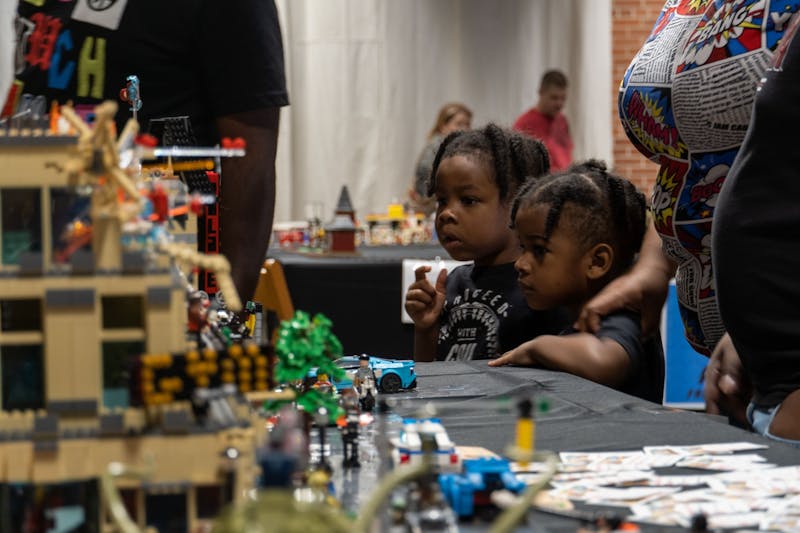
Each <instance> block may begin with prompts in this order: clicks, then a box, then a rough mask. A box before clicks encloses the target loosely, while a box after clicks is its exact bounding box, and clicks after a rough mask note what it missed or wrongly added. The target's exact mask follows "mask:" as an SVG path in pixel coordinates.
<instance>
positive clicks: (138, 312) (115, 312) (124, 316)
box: [102, 295, 144, 329]
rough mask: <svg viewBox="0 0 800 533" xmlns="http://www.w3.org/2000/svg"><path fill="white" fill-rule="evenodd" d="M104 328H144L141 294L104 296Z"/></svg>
mask: <svg viewBox="0 0 800 533" xmlns="http://www.w3.org/2000/svg"><path fill="white" fill-rule="evenodd" d="M102 307H103V329H125V328H139V329H142V328H144V299H143V298H142V297H141V296H136V295H134V296H103V297H102Z"/></svg>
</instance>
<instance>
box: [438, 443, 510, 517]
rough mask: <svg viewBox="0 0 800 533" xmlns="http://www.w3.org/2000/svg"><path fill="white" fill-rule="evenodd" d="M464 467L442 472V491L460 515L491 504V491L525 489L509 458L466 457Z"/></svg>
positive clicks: (472, 512) (470, 514)
mask: <svg viewBox="0 0 800 533" xmlns="http://www.w3.org/2000/svg"><path fill="white" fill-rule="evenodd" d="M462 468H463V471H462V472H460V473H456V474H440V475H439V486H440V487H441V489H442V493H443V494H444V496H445V498H446V499H447V502H448V503H449V504H450V507H451V508H452V509H453V511H455V513H456V514H457V515H458V517H459V518H466V517H470V516H473V515H474V514H475V511H476V509H478V508H486V507H489V506H491V505H492V503H491V494H492V492H494V491H496V490H508V491H511V492H513V493H515V494H519V493H520V492H522V491H523V490H524V489H525V483H524V482H523V481H522V480H520V479H519V478H518V477H517V476H516V475H515V474H514V472H512V471H511V465H510V463H509V461H508V460H507V459H502V458H500V457H481V458H478V459H464V460H463V461H462Z"/></svg>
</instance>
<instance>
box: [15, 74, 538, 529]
mask: <svg viewBox="0 0 800 533" xmlns="http://www.w3.org/2000/svg"><path fill="white" fill-rule="evenodd" d="M137 94H138V85H137V83H135V80H129V86H128V87H126V101H127V102H128V103H129V104H130V105H131V107H133V108H135V107H136V106H137V105H138V104H137V102H140V99H139V98H138V97H137ZM115 108H116V106H115V105H114V104H111V103H107V104H103V105H102V106H99V107H98V108H97V110H96V112H95V121H94V123H93V124H92V125H91V126H89V125H87V124H85V123H83V122H82V121H80V120H79V119H78V118H77V116H76V115H75V113H74V111H72V110H71V109H70V108H69V107H64V108H61V109H59V110H58V121H56V122H60V121H61V120H62V119H63V121H65V122H66V123H67V124H68V127H69V128H71V129H72V131H73V132H74V134H73V135H69V134H67V135H65V134H60V133H58V131H60V130H61V128H62V126H59V129H57V130H56V131H54V132H51V131H49V123H50V118H51V117H45V116H42V117H40V118H39V119H37V120H33V119H32V118H31V117H28V116H27V115H26V117H27V118H26V119H25V120H21V119H20V120H12V121H11V122H9V123H7V124H6V125H5V126H6V127H5V128H0V155H1V156H2V158H3V162H4V164H3V166H2V167H0V222H2V225H1V226H0V250H1V251H2V253H1V254H0V325H1V327H2V336H0V360H1V361H2V364H1V365H0V377H2V379H1V380H0V402H2V403H0V533H12V532H14V533H16V532H17V531H26V532H27V531H42V530H48V529H55V530H56V531H70V530H85V531H106V530H115V529H116V530H121V531H125V532H128V531H130V532H133V531H141V530H144V529H145V528H154V529H156V530H159V531H162V532H166V531H198V530H205V529H208V528H211V527H214V530H215V531H236V532H237V533H238V532H239V531H243V530H248V531H278V530H282V531H294V530H297V527H301V528H302V529H303V530H304V531H310V530H315V529H314V528H315V524H318V523H319V524H322V525H320V526H319V528H320V530H326V531H335V530H341V531H355V532H365V533H366V532H367V531H369V530H370V529H371V528H372V525H373V524H374V523H375V521H376V520H377V518H378V515H379V514H380V511H381V509H383V508H384V507H385V505H386V503H387V502H388V501H389V499H390V497H391V495H392V494H393V493H395V491H396V490H397V489H398V488H401V487H406V486H408V484H409V483H411V482H414V483H413V485H412V487H413V488H412V489H411V490H410V491H407V494H411V495H412V496H411V497H409V499H408V501H409V502H410V503H409V505H407V506H406V508H405V510H404V513H403V516H404V518H403V520H404V521H405V523H406V524H408V525H409V526H413V527H412V530H413V529H414V528H417V529H419V528H421V527H424V526H425V525H426V524H432V523H433V522H431V521H435V520H440V522H441V524H444V525H445V526H447V527H450V525H451V524H454V523H455V517H456V514H455V513H453V512H452V511H451V510H449V507H448V504H447V499H446V498H445V497H444V496H443V495H442V493H441V490H440V489H439V488H438V484H437V483H436V475H437V474H438V472H439V470H440V469H441V468H442V467H444V468H447V469H453V470H456V471H460V469H461V460H460V457H459V456H458V453H457V450H456V448H455V445H454V444H453V443H452V441H450V439H449V438H448V437H447V433H446V431H445V429H444V427H443V426H442V425H441V422H440V421H438V420H436V419H434V418H422V419H419V420H415V421H413V422H409V423H401V425H402V429H400V428H398V429H399V431H398V434H397V440H396V443H397V444H400V445H402V446H403V447H404V448H403V450H405V451H402V450H400V451H398V452H397V453H398V457H399V459H398V463H404V462H407V463H409V464H407V465H406V464H398V465H395V466H391V467H390V466H389V465H388V463H386V462H385V461H384V459H385V457H383V456H388V455H391V452H390V451H389V449H388V448H389V444H390V443H389V440H388V439H389V435H390V434H391V432H390V431H389V430H388V429H387V430H386V435H383V434H381V435H379V436H376V435H375V432H374V431H372V432H369V433H368V432H366V431H362V425H363V424H364V422H363V420H364V419H365V418H364V417H365V414H366V413H364V412H362V409H364V410H365V411H369V410H371V409H372V407H373V405H372V404H374V403H375V401H376V400H377V397H378V391H380V392H381V393H390V392H397V391H399V390H413V389H414V387H415V386H416V374H415V372H414V364H413V362H412V361H393V360H388V359H382V358H376V357H370V356H366V355H362V356H356V357H350V358H344V357H341V356H342V347H341V343H340V342H339V341H338V339H337V338H336V337H335V335H334V334H333V331H332V324H331V322H330V321H329V320H328V319H327V318H325V317H324V316H322V315H316V316H313V317H311V316H310V315H309V314H307V313H304V312H301V311H297V312H295V313H294V314H293V315H292V316H291V318H289V319H287V320H283V321H282V322H281V325H280V328H279V330H278V337H277V340H276V342H275V346H274V349H273V347H272V346H271V345H269V344H264V343H262V342H260V336H259V335H260V332H261V329H262V326H261V325H260V324H259V322H258V319H259V317H260V316H261V314H262V313H261V311H262V309H261V308H260V307H259V304H258V303H257V302H245V303H244V305H242V303H241V302H239V301H238V295H237V294H236V292H235V289H233V285H232V283H231V282H230V279H229V271H230V266H229V265H228V263H227V261H226V260H225V259H224V258H223V257H220V256H216V257H212V256H210V255H205V254H200V253H198V252H196V251H195V250H193V249H191V248H190V247H189V246H186V245H185V243H184V242H182V240H181V239H176V238H175V234H176V233H180V232H181V231H184V230H183V229H182V228H181V223H180V221H179V220H178V218H179V217H183V216H185V217H190V216H191V215H192V214H196V213H197V212H198V211H199V209H193V208H192V207H191V204H192V203H193V202H194V203H195V204H197V205H195V207H198V205H207V202H209V201H211V198H207V196H211V197H213V195H206V194H205V193H198V194H199V195H200V197H195V198H194V199H193V197H192V195H191V194H189V193H188V191H187V190H186V187H185V186H184V185H183V184H182V183H181V182H180V181H178V180H176V179H174V175H173V174H172V172H171V171H169V172H166V171H165V170H164V169H170V168H172V169H174V168H176V166H177V165H178V164H179V163H180V161H179V162H177V163H175V164H173V163H172V162H171V161H166V162H165V161H164V160H163V158H165V157H169V158H178V157H184V156H185V157H189V158H206V157H217V156H219V157H228V156H237V155H240V154H242V153H243V149H242V148H241V143H239V142H235V143H233V144H235V145H236V146H233V145H231V144H230V143H226V144H228V145H229V147H223V148H196V147H179V148H170V147H155V146H151V144H152V143H151V142H150V141H149V140H148V139H146V138H145V139H140V141H141V142H137V141H136V140H135V139H136V131H137V126H136V124H135V122H133V121H132V122H129V125H128V126H126V128H125V129H124V130H123V132H122V134H121V135H120V137H119V139H117V138H116V136H115V135H114V133H113V131H112V128H111V118H112V117H113V115H114V113H115ZM148 161H149V162H148ZM203 164H204V163H203ZM342 216H346V215H342ZM65 228H66V229H65ZM198 267H200V268H204V269H209V270H212V271H214V272H215V274H216V278H217V283H218V285H219V287H220V288H221V291H220V293H221V294H220V293H218V294H217V295H214V296H212V295H210V294H208V293H207V292H205V291H202V290H198V289H197V288H196V287H195V285H194V282H193V281H196V280H192V273H191V271H192V270H193V269H195V268H198ZM240 308H241V309H243V311H242V312H241V313H237V312H236V311H237V310H239V309H240ZM352 363H355V367H354V368H353V367H351V366H349V365H351V364H352ZM347 370H350V371H351V372H352V373H353V375H352V376H351V386H350V388H349V389H348V388H342V389H340V390H339V391H338V393H337V390H336V386H335V385H336V384H337V383H338V382H340V381H343V380H344V378H345V375H346V371H347ZM312 371H313V375H314V377H315V378H316V381H315V383H312V382H311V380H309V379H307V378H308V376H309V375H310V374H311V373H312ZM325 377H327V379H325ZM276 384H277V388H276V386H275V385H276ZM255 404H262V407H261V408H260V409H254V408H253V405H255ZM266 412H269V414H270V415H271V416H270V417H269V418H267V417H266V416H265V414H266ZM303 413H305V414H306V415H307V416H302V414H303ZM342 415H343V416H342ZM378 415H379V417H380V420H379V423H380V424H385V423H386V422H387V420H385V419H383V417H384V416H388V415H386V413H385V412H384V413H378ZM367 418H369V417H367ZM339 419H341V422H340V427H341V444H342V448H343V454H342V466H343V467H344V468H347V469H353V468H357V467H359V466H361V468H362V469H363V468H364V465H365V463H367V462H368V461H380V463H381V465H383V466H381V468H382V469H384V471H383V473H382V475H381V477H380V479H379V483H377V486H375V487H374V489H373V490H371V494H370V497H369V498H368V499H367V500H366V501H364V502H362V504H360V505H359V509H358V510H357V516H356V517H355V518H352V517H351V515H350V514H349V513H346V512H345V511H344V510H343V509H341V508H340V507H339V504H338V503H337V501H336V499H335V495H334V494H333V491H332V490H331V487H332V485H333V481H332V477H331V476H332V472H333V461H330V460H329V459H328V457H329V456H326V454H325V450H326V448H331V447H332V443H334V442H335V443H337V444H338V441H336V439H337V438H338V437H339V432H333V431H327V426H328V425H329V423H331V422H335V421H337V420H339ZM312 422H313V424H314V426H315V430H316V433H315V438H314V441H313V442H311V443H309V434H310V433H309V431H308V426H309V425H311V423H312ZM382 427H385V426H382ZM326 431H327V432H326ZM368 439H384V441H380V442H378V445H377V446H373V442H372V441H371V440H368ZM365 440H366V442H367V443H369V444H368V445H367V446H364V445H363V444H362V445H360V442H361V443H363V442H365ZM311 445H315V446H317V447H318V448H319V450H320V454H319V457H318V458H317V459H316V461H309V456H310V453H309V448H310V446H311ZM378 449H379V452H378V453H380V454H383V456H378V454H377V453H373V452H374V451H375V450H378ZM187 450H190V451H191V453H187ZM403 454H407V455H408V460H407V461H403V460H402V457H403ZM412 456H413V458H412ZM442 458H444V461H445V462H446V465H445V464H443V463H442V462H441V461H442ZM454 458H455V459H454ZM337 466H338V465H337ZM415 480H416V481H415ZM523 494H525V493H523ZM350 513H352V511H350ZM437 513H438V514H437ZM436 516H439V517H440V518H436ZM441 517H445V518H444V519H442V518H441ZM316 520H318V521H319V522H315V521H316ZM442 520H443V522H442ZM253 522H257V524H253ZM212 524H213V526H212ZM298 524H299V525H298ZM441 524H440V525H441ZM251 526H252V527H251ZM259 528H260V529H259Z"/></svg>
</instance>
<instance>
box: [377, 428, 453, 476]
mask: <svg viewBox="0 0 800 533" xmlns="http://www.w3.org/2000/svg"><path fill="white" fill-rule="evenodd" d="M420 435H423V436H430V437H431V439H432V441H433V446H432V448H433V449H432V450H431V452H430V453H431V454H433V463H434V465H435V468H436V471H437V472H461V457H460V456H459V454H458V450H456V446H455V444H453V441H451V440H450V437H449V436H448V435H447V431H446V430H445V429H444V426H442V422H441V421H440V420H439V419H438V418H406V419H404V420H403V429H402V430H400V434H399V436H397V437H395V438H393V439H392V444H393V445H394V449H393V450H392V454H393V457H394V462H395V464H397V465H403V464H412V463H416V462H417V461H422V457H423V453H424V452H423V449H422V440H423V437H421V436H420Z"/></svg>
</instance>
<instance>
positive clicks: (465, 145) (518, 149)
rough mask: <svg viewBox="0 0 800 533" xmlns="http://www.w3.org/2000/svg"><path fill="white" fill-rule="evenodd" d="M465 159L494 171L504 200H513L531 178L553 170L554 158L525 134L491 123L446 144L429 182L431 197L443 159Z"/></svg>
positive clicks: (452, 137)
mask: <svg viewBox="0 0 800 533" xmlns="http://www.w3.org/2000/svg"><path fill="white" fill-rule="evenodd" d="M456 155H463V156H467V157H470V158H473V159H475V160H477V161H479V162H481V163H483V164H486V165H487V166H488V167H489V168H491V169H493V170H494V180H495V183H496V184H497V188H498V189H499V190H500V199H501V200H502V201H506V200H509V199H511V198H513V197H514V194H515V193H516V191H517V189H518V188H519V187H520V186H521V185H522V184H523V183H524V182H525V180H526V179H528V178H537V177H539V176H542V175H544V174H546V173H547V172H548V171H549V170H550V155H549V154H548V153H547V148H545V147H544V145H543V144H542V143H541V142H540V141H538V140H536V139H534V138H533V137H530V136H528V135H526V134H524V133H520V132H516V131H513V130H510V129H505V128H501V127H500V126H497V125H496V124H493V123H489V124H488V125H486V126H485V127H483V128H481V129H477V130H469V131H454V132H452V133H451V134H450V135H448V136H447V137H445V139H444V140H443V141H442V144H441V145H439V150H438V152H436V159H434V160H433V168H432V169H431V175H430V177H429V179H428V196H432V195H433V194H434V191H435V190H436V172H437V171H438V170H439V164H440V163H441V162H442V160H443V159H447V158H448V157H453V156H456Z"/></svg>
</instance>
